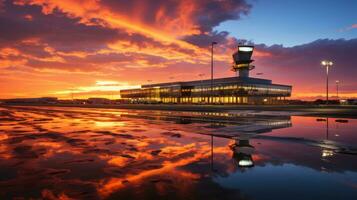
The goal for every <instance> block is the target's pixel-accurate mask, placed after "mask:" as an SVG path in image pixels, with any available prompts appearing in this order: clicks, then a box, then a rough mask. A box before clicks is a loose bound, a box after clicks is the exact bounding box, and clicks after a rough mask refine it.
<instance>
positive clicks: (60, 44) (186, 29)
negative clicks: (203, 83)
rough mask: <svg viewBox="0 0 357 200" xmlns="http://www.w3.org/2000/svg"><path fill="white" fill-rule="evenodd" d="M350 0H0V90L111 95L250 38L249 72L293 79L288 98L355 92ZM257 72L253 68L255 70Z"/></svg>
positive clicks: (203, 62) (225, 61) (205, 70)
mask: <svg viewBox="0 0 357 200" xmlns="http://www.w3.org/2000/svg"><path fill="white" fill-rule="evenodd" d="M355 8H357V1H353V0H340V1H337V0H336V1H322V0H313V1H311V0H310V1H307V0H301V1H284V0H181V1H179V0H155V1H152V0H151V1H150V0H132V1H126V0H76V1H73V0H61V1H56V0H13V1H10V0H0V30H1V31H0V98H17V97H41V96H56V97H59V98H71V97H72V94H73V95H74V98H88V97H107V98H117V97H118V94H119V92H118V91H119V90H120V89H123V88H135V87H139V86H140V85H142V84H147V83H159V82H169V81H185V80H196V79H200V78H201V76H199V74H205V75H204V76H205V77H204V78H209V75H210V50H209V45H210V43H211V42H212V41H216V42H217V43H218V45H217V46H216V48H215V57H214V58H215V74H214V76H215V77H217V78H218V77H228V76H234V73H233V72H232V71H231V70H230V67H231V63H232V57H231V56H232V54H233V53H234V51H235V50H236V48H237V45H238V43H241V42H245V43H247V44H254V45H255V47H256V48H255V52H254V54H253V58H254V60H255V62H254V63H255V66H256V69H255V70H254V71H252V72H251V75H252V76H253V77H258V78H267V79H272V80H273V83H278V84H288V85H292V86H293V93H292V98H294V99H316V98H322V97H323V96H324V94H325V78H326V77H325V71H324V69H323V68H322V67H321V66H320V62H321V60H323V59H328V60H332V61H333V62H334V66H333V67H332V69H331V71H330V85H331V91H330V92H331V94H332V96H333V95H334V92H335V89H334V88H335V85H334V82H335V81H336V80H339V81H340V96H342V97H344V98H347V97H357V81H356V80H355V76H356V75H357V69H356V66H357V57H356V56H355V55H356V52H357V12H355ZM258 74H260V75H258Z"/></svg>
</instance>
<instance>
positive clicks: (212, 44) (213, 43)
mask: <svg viewBox="0 0 357 200" xmlns="http://www.w3.org/2000/svg"><path fill="white" fill-rule="evenodd" d="M215 44H217V42H212V43H211V101H210V103H212V102H213V46H214V45H215Z"/></svg>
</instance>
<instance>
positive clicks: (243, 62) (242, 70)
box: [232, 45, 254, 78]
mask: <svg viewBox="0 0 357 200" xmlns="http://www.w3.org/2000/svg"><path fill="white" fill-rule="evenodd" d="M253 50H254V46H250V45H240V46H238V51H237V52H235V53H234V54H233V61H234V62H233V66H232V70H233V71H235V72H237V75H239V77H242V78H247V77H249V71H250V70H252V69H254V66H253V65H251V63H252V62H253V61H254V60H252V59H251V57H252V54H253Z"/></svg>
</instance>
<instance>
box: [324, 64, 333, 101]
mask: <svg viewBox="0 0 357 200" xmlns="http://www.w3.org/2000/svg"><path fill="white" fill-rule="evenodd" d="M321 65H322V66H324V67H326V104H328V71H329V70H328V69H329V67H332V65H333V62H331V61H327V60H324V61H322V62H321Z"/></svg>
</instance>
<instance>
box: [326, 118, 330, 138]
mask: <svg viewBox="0 0 357 200" xmlns="http://www.w3.org/2000/svg"><path fill="white" fill-rule="evenodd" d="M328 129H329V127H328V117H327V118H326V140H328V135H329V134H328Z"/></svg>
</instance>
